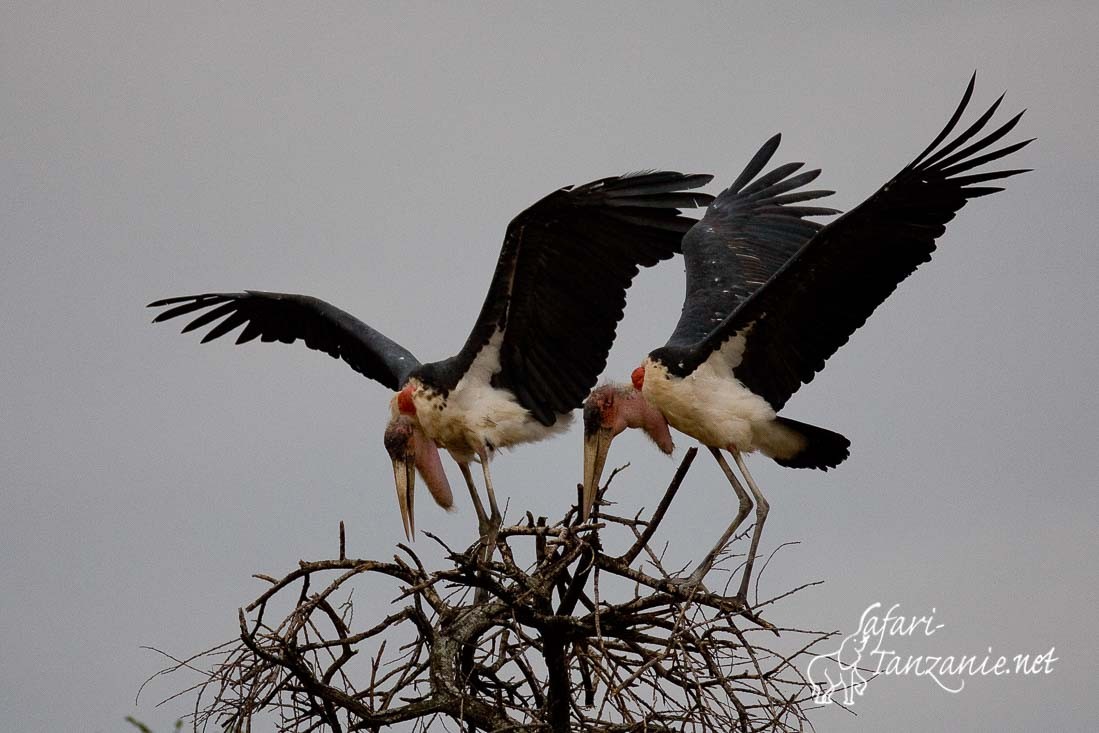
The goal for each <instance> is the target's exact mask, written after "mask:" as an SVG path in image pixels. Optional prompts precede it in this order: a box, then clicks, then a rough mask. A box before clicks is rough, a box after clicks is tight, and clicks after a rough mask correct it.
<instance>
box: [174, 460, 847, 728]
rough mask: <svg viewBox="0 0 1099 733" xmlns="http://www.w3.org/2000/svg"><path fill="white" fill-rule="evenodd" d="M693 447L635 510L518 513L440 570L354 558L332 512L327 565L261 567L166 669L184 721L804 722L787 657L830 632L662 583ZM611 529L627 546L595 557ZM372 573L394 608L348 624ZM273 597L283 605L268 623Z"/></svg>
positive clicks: (798, 683) (803, 692) (407, 724)
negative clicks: (204, 641) (237, 599)
mask: <svg viewBox="0 0 1099 733" xmlns="http://www.w3.org/2000/svg"><path fill="white" fill-rule="evenodd" d="M695 453H696V451H695V450H694V449H692V450H690V451H688V453H687V455H686V456H685V458H684V460H683V462H682V463H681V465H680V466H679V470H678V471H677V472H676V474H675V477H674V478H673V480H672V481H671V483H670V485H669V486H668V488H667V490H666V491H665V493H664V496H663V498H662V500H661V502H660V503H659V505H658V507H657V509H656V511H655V512H654V513H653V514H652V515H651V516H650V517H649V518H648V519H644V518H642V517H641V516H640V515H638V516H636V517H633V518H624V517H618V516H614V515H611V514H600V513H599V512H598V511H597V512H596V514H595V515H594V517H593V521H592V522H589V523H586V524H579V523H578V522H577V519H576V517H577V516H578V515H577V512H576V511H575V508H574V509H570V510H569V512H568V513H567V514H566V515H565V517H564V518H563V519H562V520H561V521H560V522H557V523H555V524H548V523H547V522H546V521H545V518H539V519H538V520H535V518H534V517H533V516H531V515H529V514H528V515H527V518H526V519H527V521H526V524H524V525H517V526H506V527H504V528H502V529H501V531H500V532H499V535H498V538H497V552H496V554H495V556H494V557H496V558H498V559H496V560H493V561H490V562H486V561H484V559H483V553H480V552H478V551H477V549H478V545H476V544H475V545H474V546H473V547H471V548H469V549H468V550H466V551H464V552H454V551H452V550H450V549H449V548H446V546H445V545H443V543H442V542H441V541H440V540H438V538H436V537H433V536H431V535H429V536H430V537H431V538H432V539H434V540H435V541H437V542H439V544H440V545H442V546H443V547H444V548H446V549H447V553H448V563H449V565H448V566H447V567H445V568H442V569H437V570H429V569H427V568H425V566H424V564H423V563H422V562H421V560H420V558H419V557H418V556H417V555H416V554H415V553H414V552H413V551H412V549H410V548H409V547H406V546H404V545H398V548H399V549H400V551H401V554H399V555H397V556H395V557H394V558H393V560H392V562H379V561H375V560H361V559H352V558H349V557H347V553H346V542H345V538H344V532H343V526H342V523H341V527H340V537H339V557H338V558H337V559H335V560H322V561H313V562H305V561H303V562H301V563H299V565H298V567H297V568H294V569H293V570H291V571H290V572H288V573H286V574H285V575H283V576H282V577H281V578H274V577H269V576H266V575H257V576H256V577H258V578H260V579H262V580H264V581H265V582H266V583H267V586H268V587H267V588H265V590H264V591H263V592H262V593H261V594H260V595H259V596H258V597H257V598H256V599H255V600H253V601H252V602H251V603H249V604H248V605H247V606H246V607H245V608H243V609H240V611H239V614H238V620H239V625H240V635H239V637H238V638H237V639H236V640H233V641H230V642H227V643H226V644H222V645H219V646H217V647H214V648H213V649H211V650H209V651H207V652H204V653H202V654H200V655H196V656H195V657H191V658H188V659H185V660H176V664H175V665H173V667H171V668H169V669H168V670H165V672H171V671H179V670H189V671H200V672H201V674H202V675H203V676H202V679H201V681H200V682H199V683H198V684H197V685H194V686H193V687H190V688H188V689H187V690H186V691H184V692H192V691H197V695H196V702H195V707H194V711H193V714H192V716H191V722H192V723H193V726H194V729H195V730H196V731H197V730H207V729H208V728H210V727H211V726H214V727H217V728H221V729H222V730H226V731H250V730H252V725H253V722H255V721H258V720H260V719H264V720H265V721H268V720H273V721H274V728H275V729H276V730H279V731H296V732H301V733H306V732H312V731H335V732H337V733H344V732H345V731H347V732H350V731H378V730H382V729H385V728H389V727H391V726H397V725H398V724H403V725H400V729H401V730H414V731H419V730H427V729H428V728H429V727H431V726H434V725H437V726H439V727H440V728H441V729H443V730H454V729H458V730H463V729H464V730H482V731H512V730H534V731H538V730H542V731H554V732H556V731H567V730H600V731H622V732H625V731H673V730H674V731H684V730H697V731H744V732H745V733H747V732H749V731H787V730H804V729H806V728H809V727H810V726H809V724H808V721H807V720H806V718H805V711H804V708H803V706H806V705H811V701H812V693H813V690H812V688H811V687H810V685H808V684H807V682H806V681H805V679H804V678H803V676H802V675H801V673H800V672H799V671H798V669H797V666H796V665H797V664H798V663H799V662H800V661H802V659H803V658H808V657H809V656H810V655H811V652H810V650H811V649H812V647H813V646H814V644H816V643H817V642H819V641H821V640H822V639H825V638H827V637H828V636H829V634H824V633H819V632H808V631H801V630H796V629H776V628H774V627H772V626H771V625H770V624H768V623H767V622H765V621H763V620H762V619H760V618H759V617H758V616H756V615H755V614H754V613H753V612H752V611H750V610H749V609H746V608H743V607H741V606H740V605H739V604H738V603H737V601H736V600H735V598H733V597H730V596H727V595H724V594H723V593H714V592H711V591H709V590H707V589H706V588H703V587H700V586H699V587H693V588H692V587H687V586H684V585H683V584H681V583H676V582H673V581H672V580H671V579H670V578H669V573H668V572H667V571H666V570H665V568H664V567H663V566H662V565H661V561H660V556H659V555H658V553H656V552H653V551H652V549H651V548H650V547H649V542H650V541H651V540H652V537H653V536H654V534H655V532H656V531H657V529H658V527H659V525H660V522H661V520H662V519H663V517H664V514H665V511H666V510H667V508H668V506H669V505H670V503H671V501H672V500H673V498H674V497H675V493H676V491H677V490H678V488H679V486H680V484H681V482H682V481H683V478H684V476H685V475H686V472H687V470H688V469H689V468H690V465H691V462H692V460H693V459H694V456H695ZM611 478H612V479H613V478H614V476H613V475H612V477H611ZM609 483H610V480H608V484H609ZM603 490H604V491H605V490H606V486H604V487H603ZM601 494H602V492H601ZM617 539H623V540H624V541H625V542H624V543H623V544H624V546H625V549H624V551H622V552H620V553H619V554H609V553H607V552H605V551H604V548H603V542H604V541H606V542H608V543H610V542H611V541H612V540H617ZM520 550H522V552H524V553H526V554H529V555H530V556H531V557H532V560H531V561H530V562H529V563H524V562H520V561H519V560H517V559H516V554H517V552H519V551H520ZM643 553H644V554H643ZM639 557H645V558H647V559H646V560H645V561H643V562H638V558H639ZM380 576H384V577H387V578H390V579H393V580H395V581H396V582H397V583H398V584H399V586H400V592H399V594H398V597H397V599H396V600H395V601H394V604H395V605H396V606H397V608H395V609H394V610H393V612H392V613H389V614H388V615H386V616H385V617H384V618H380V619H374V620H372V622H370V623H367V624H364V625H359V624H357V623H355V619H354V604H353V603H352V600H351V598H352V593H353V591H354V589H355V588H357V587H364V588H366V589H368V592H372V593H377V592H378V589H379V587H381V586H382V584H384V581H383V577H380ZM803 587H805V586H803ZM796 590H800V589H796ZM792 592H795V591H789V592H787V593H784V594H781V595H779V596H776V597H774V598H772V599H768V600H764V601H761V602H759V603H758V604H757V608H759V607H764V606H771V607H773V604H774V603H775V602H776V601H777V600H779V599H781V598H784V597H786V596H788V595H789V594H790V593H792ZM337 598H341V599H344V600H342V602H337V600H336V599H337ZM477 598H483V599H484V600H483V601H480V602H478V601H477V600H475V599H477ZM276 605H281V606H286V605H289V607H290V610H289V612H288V613H285V615H284V614H282V613H280V614H277V615H278V616H280V618H279V620H278V621H277V622H274V623H272V622H270V621H269V620H268V619H267V616H269V615H271V614H273V613H274V612H273V610H271V609H273V608H274V607H275V606H276ZM760 632H764V633H763V634H760ZM768 639H769V640H770V641H767V640H768ZM780 647H784V648H780ZM364 652H365V653H364ZM360 654H361V655H362V656H363V657H364V659H363V660H361V661H363V662H364V663H363V664H361V665H359V666H358V667H355V666H354V660H355V659H356V658H357V657H358V656H359V655H360ZM180 694H182V693H180ZM173 697H175V696H173ZM447 721H449V724H447ZM262 727H263V729H268V728H269V727H271V724H270V723H267V722H265V724H264V725H263V726H262Z"/></svg>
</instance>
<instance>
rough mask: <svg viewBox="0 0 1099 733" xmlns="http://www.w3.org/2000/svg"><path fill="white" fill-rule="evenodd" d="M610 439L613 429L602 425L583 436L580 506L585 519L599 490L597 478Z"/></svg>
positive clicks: (605, 457)
mask: <svg viewBox="0 0 1099 733" xmlns="http://www.w3.org/2000/svg"><path fill="white" fill-rule="evenodd" d="M612 440H614V431H613V430H612V429H611V428H603V427H600V428H596V430H595V431H594V432H592V433H589V434H588V435H586V436H585V437H584V504H583V506H582V507H581V508H580V511H581V517H582V518H583V519H584V520H587V518H588V515H589V514H591V508H592V505H593V504H595V494H596V492H597V491H598V490H599V479H600V477H601V476H602V475H603V465H604V464H605V463H606V462H607V452H608V451H609V450H610V447H611V441H612Z"/></svg>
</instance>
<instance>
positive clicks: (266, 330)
mask: <svg viewBox="0 0 1099 733" xmlns="http://www.w3.org/2000/svg"><path fill="white" fill-rule="evenodd" d="M165 306H175V307H173V308H170V309H168V310H166V311H164V312H163V313H161V314H160V315H158V316H157V317H156V318H154V319H153V323H159V322H161V321H167V320H169V319H171V318H176V317H178V316H184V315H188V314H191V313H195V312H198V311H202V310H205V309H207V308H209V309H210V310H206V311H205V312H204V313H202V314H201V315H199V316H198V318H195V319H194V320H193V321H191V322H190V323H188V324H187V325H186V326H185V327H184V329H183V333H187V332H188V331H193V330H194V329H196V328H202V327H203V326H208V325H210V324H211V323H214V322H215V321H218V319H223V320H221V322H220V323H217V325H215V326H214V327H213V328H211V329H210V331H209V332H208V333H207V334H206V335H205V336H204V337H203V338H202V343H206V342H207V341H212V340H213V339H216V338H218V337H220V336H224V335H225V334H227V333H229V332H230V331H232V330H233V329H235V328H237V327H238V326H241V325H244V330H243V331H241V333H240V335H239V336H238V337H237V343H238V344H243V343H245V342H247V341H251V340H252V339H254V338H256V337H259V339H260V340H261V341H280V342H282V343H284V344H292V343H294V342H295V341H297V340H298V339H302V340H303V341H305V345H306V346H308V347H309V348H311V349H316V350H318V351H323V352H325V353H326V354H328V355H329V356H332V357H333V358H335V357H340V358H342V359H343V360H344V361H346V362H347V363H348V364H350V365H351V368H352V369H354V370H355V371H357V372H359V373H360V374H363V375H365V376H367V377H370V378H371V379H373V380H375V381H378V382H381V383H382V384H384V385H385V386H386V387H389V388H390V389H393V390H396V389H399V388H400V386H401V385H402V384H404V382H405V380H406V379H408V375H409V372H411V371H412V370H413V369H415V368H416V367H418V366H419V365H420V362H419V361H417V360H416V357H414V356H413V355H412V354H411V353H410V352H409V351H408V350H407V349H405V348H404V347H402V346H401V345H400V344H398V343H395V342H394V341H391V340H390V339H388V338H386V337H385V336H383V335H382V334H380V333H378V332H377V331H375V330H374V329H372V328H371V327H370V326H368V325H366V324H365V323H363V322H362V321H360V320H359V319H358V318H355V316H353V315H351V314H350V313H347V312H345V311H342V310H340V309H339V308H337V307H336V306H334V305H331V304H329V303H325V302H324V301H323V300H318V299H317V298H311V297H309V296H308V295H292V294H290V293H264V292H261V291H258V290H248V291H245V292H243V293H206V294H204V295H185V296H183V297H180V298H165V299H164V300H157V301H155V302H152V303H149V305H148V307H149V308H163V307H165Z"/></svg>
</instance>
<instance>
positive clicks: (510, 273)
mask: <svg viewBox="0 0 1099 733" xmlns="http://www.w3.org/2000/svg"><path fill="white" fill-rule="evenodd" d="M710 180H711V176H708V175H702V174H692V175H684V174H682V173H676V172H673V171H655V172H644V173H632V174H628V175H625V176H618V177H613V178H603V179H600V180H597V181H592V182H591V183H587V184H584V185H582V186H576V187H572V188H563V189H560V190H558V191H555V192H553V193H551V194H550V195H548V196H546V197H545V198H543V199H542V200H541V201H539V202H537V203H536V204H534V205H533V206H531V207H530V208H528V209H527V210H525V211H523V212H522V213H521V214H519V215H518V216H517V217H515V219H513V220H512V222H511V224H510V225H509V226H508V229H507V233H506V235H505V237H504V244H503V247H502V248H501V251H500V258H499V261H498V263H497V266H496V272H495V274H494V275H493V279H492V284H491V285H490V287H489V291H488V295H487V296H486V297H485V303H484V306H483V307H482V309H481V313H480V315H479V317H478V319H477V322H476V324H475V325H474V327H473V330H472V332H471V334H470V336H469V339H468V340H467V341H466V344H465V346H463V348H462V350H461V352H459V353H458V354H457V355H456V356H454V357H453V358H451V359H448V360H445V361H443V362H435V363H433V364H428V365H425V366H424V367H422V368H421V370H420V371H419V372H418V374H422V375H424V377H425V378H426V379H427V380H428V381H430V382H431V383H432V384H434V385H436V386H438V387H441V388H443V389H453V388H454V386H456V385H457V383H458V381H459V380H460V379H461V378H462V376H464V375H465V373H466V372H467V371H468V370H469V368H470V366H471V365H472V363H473V360H474V359H476V358H478V356H479V355H481V354H482V351H483V350H484V349H485V348H490V340H491V337H492V335H493V334H494V333H496V332H497V331H498V330H499V329H503V332H504V333H503V338H502V340H501V341H500V345H499V351H498V353H496V354H494V355H492V356H494V357H495V358H496V359H498V365H496V368H495V373H494V375H493V378H492V380H493V384H494V385H496V386H498V387H501V388H505V389H510V390H511V391H512V392H514V394H515V395H516V397H517V399H518V400H519V402H520V404H522V405H523V406H524V407H526V408H527V409H528V410H530V411H531V412H532V413H533V414H534V416H535V417H536V418H537V419H538V420H539V421H540V422H542V423H543V424H545V425H552V424H553V423H554V422H555V421H556V420H557V416H558V415H560V414H562V413H567V412H569V411H571V410H573V409H575V408H577V407H579V406H580V405H581V403H582V402H583V400H584V399H585V398H586V397H587V396H588V393H589V392H590V390H591V388H592V387H593V386H594V385H595V382H596V380H597V379H598V377H599V374H600V373H601V372H602V370H603V367H604V366H605V364H606V358H607V354H608V352H609V351H610V347H611V343H612V341H613V340H614V335H615V330H616V327H617V324H618V321H619V320H621V318H622V312H623V308H624V307H625V302H626V299H625V295H626V290H627V288H628V287H629V286H630V283H631V282H632V280H633V278H634V276H635V275H636V274H637V272H638V268H640V267H649V266H652V265H655V264H656V263H657V262H660V261H662V260H666V259H668V258H670V257H672V256H673V255H674V254H676V253H678V252H679V251H681V243H682V238H683V234H684V233H685V232H686V231H687V230H688V229H689V228H690V227H691V225H692V224H694V223H695V220H694V219H691V218H689V217H686V216H684V215H683V214H682V213H681V212H680V209H684V208H690V207H695V206H705V205H707V204H708V203H709V202H710V201H711V200H712V199H713V197H712V196H709V195H707V194H701V193H690V192H689V190H690V189H693V188H697V187H699V186H702V185H705V184H706V183H708V182H709V181H710Z"/></svg>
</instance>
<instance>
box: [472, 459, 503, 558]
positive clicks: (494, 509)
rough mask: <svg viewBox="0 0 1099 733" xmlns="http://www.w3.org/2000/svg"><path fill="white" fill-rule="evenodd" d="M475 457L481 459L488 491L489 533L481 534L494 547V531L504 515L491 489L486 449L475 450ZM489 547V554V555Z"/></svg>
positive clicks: (500, 523) (498, 527) (496, 530)
mask: <svg viewBox="0 0 1099 733" xmlns="http://www.w3.org/2000/svg"><path fill="white" fill-rule="evenodd" d="M477 457H478V458H480V459H481V473H483V474H484V476H485V492H486V493H488V508H489V512H491V514H490V516H489V520H488V521H489V530H490V531H489V534H488V535H487V536H483V539H484V540H485V544H486V545H487V546H488V547H489V548H494V547H496V533H497V532H499V531H500V525H502V524H503V523H504V515H503V514H501V513H500V506H499V505H498V504H497V503H496V492H495V491H493V489H492V476H491V475H490V474H489V470H488V457H489V456H488V451H487V450H485V449H484V448H482V449H481V450H479V451H478V452H477ZM491 552H492V551H491V549H490V550H489V554H490V555H491Z"/></svg>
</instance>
